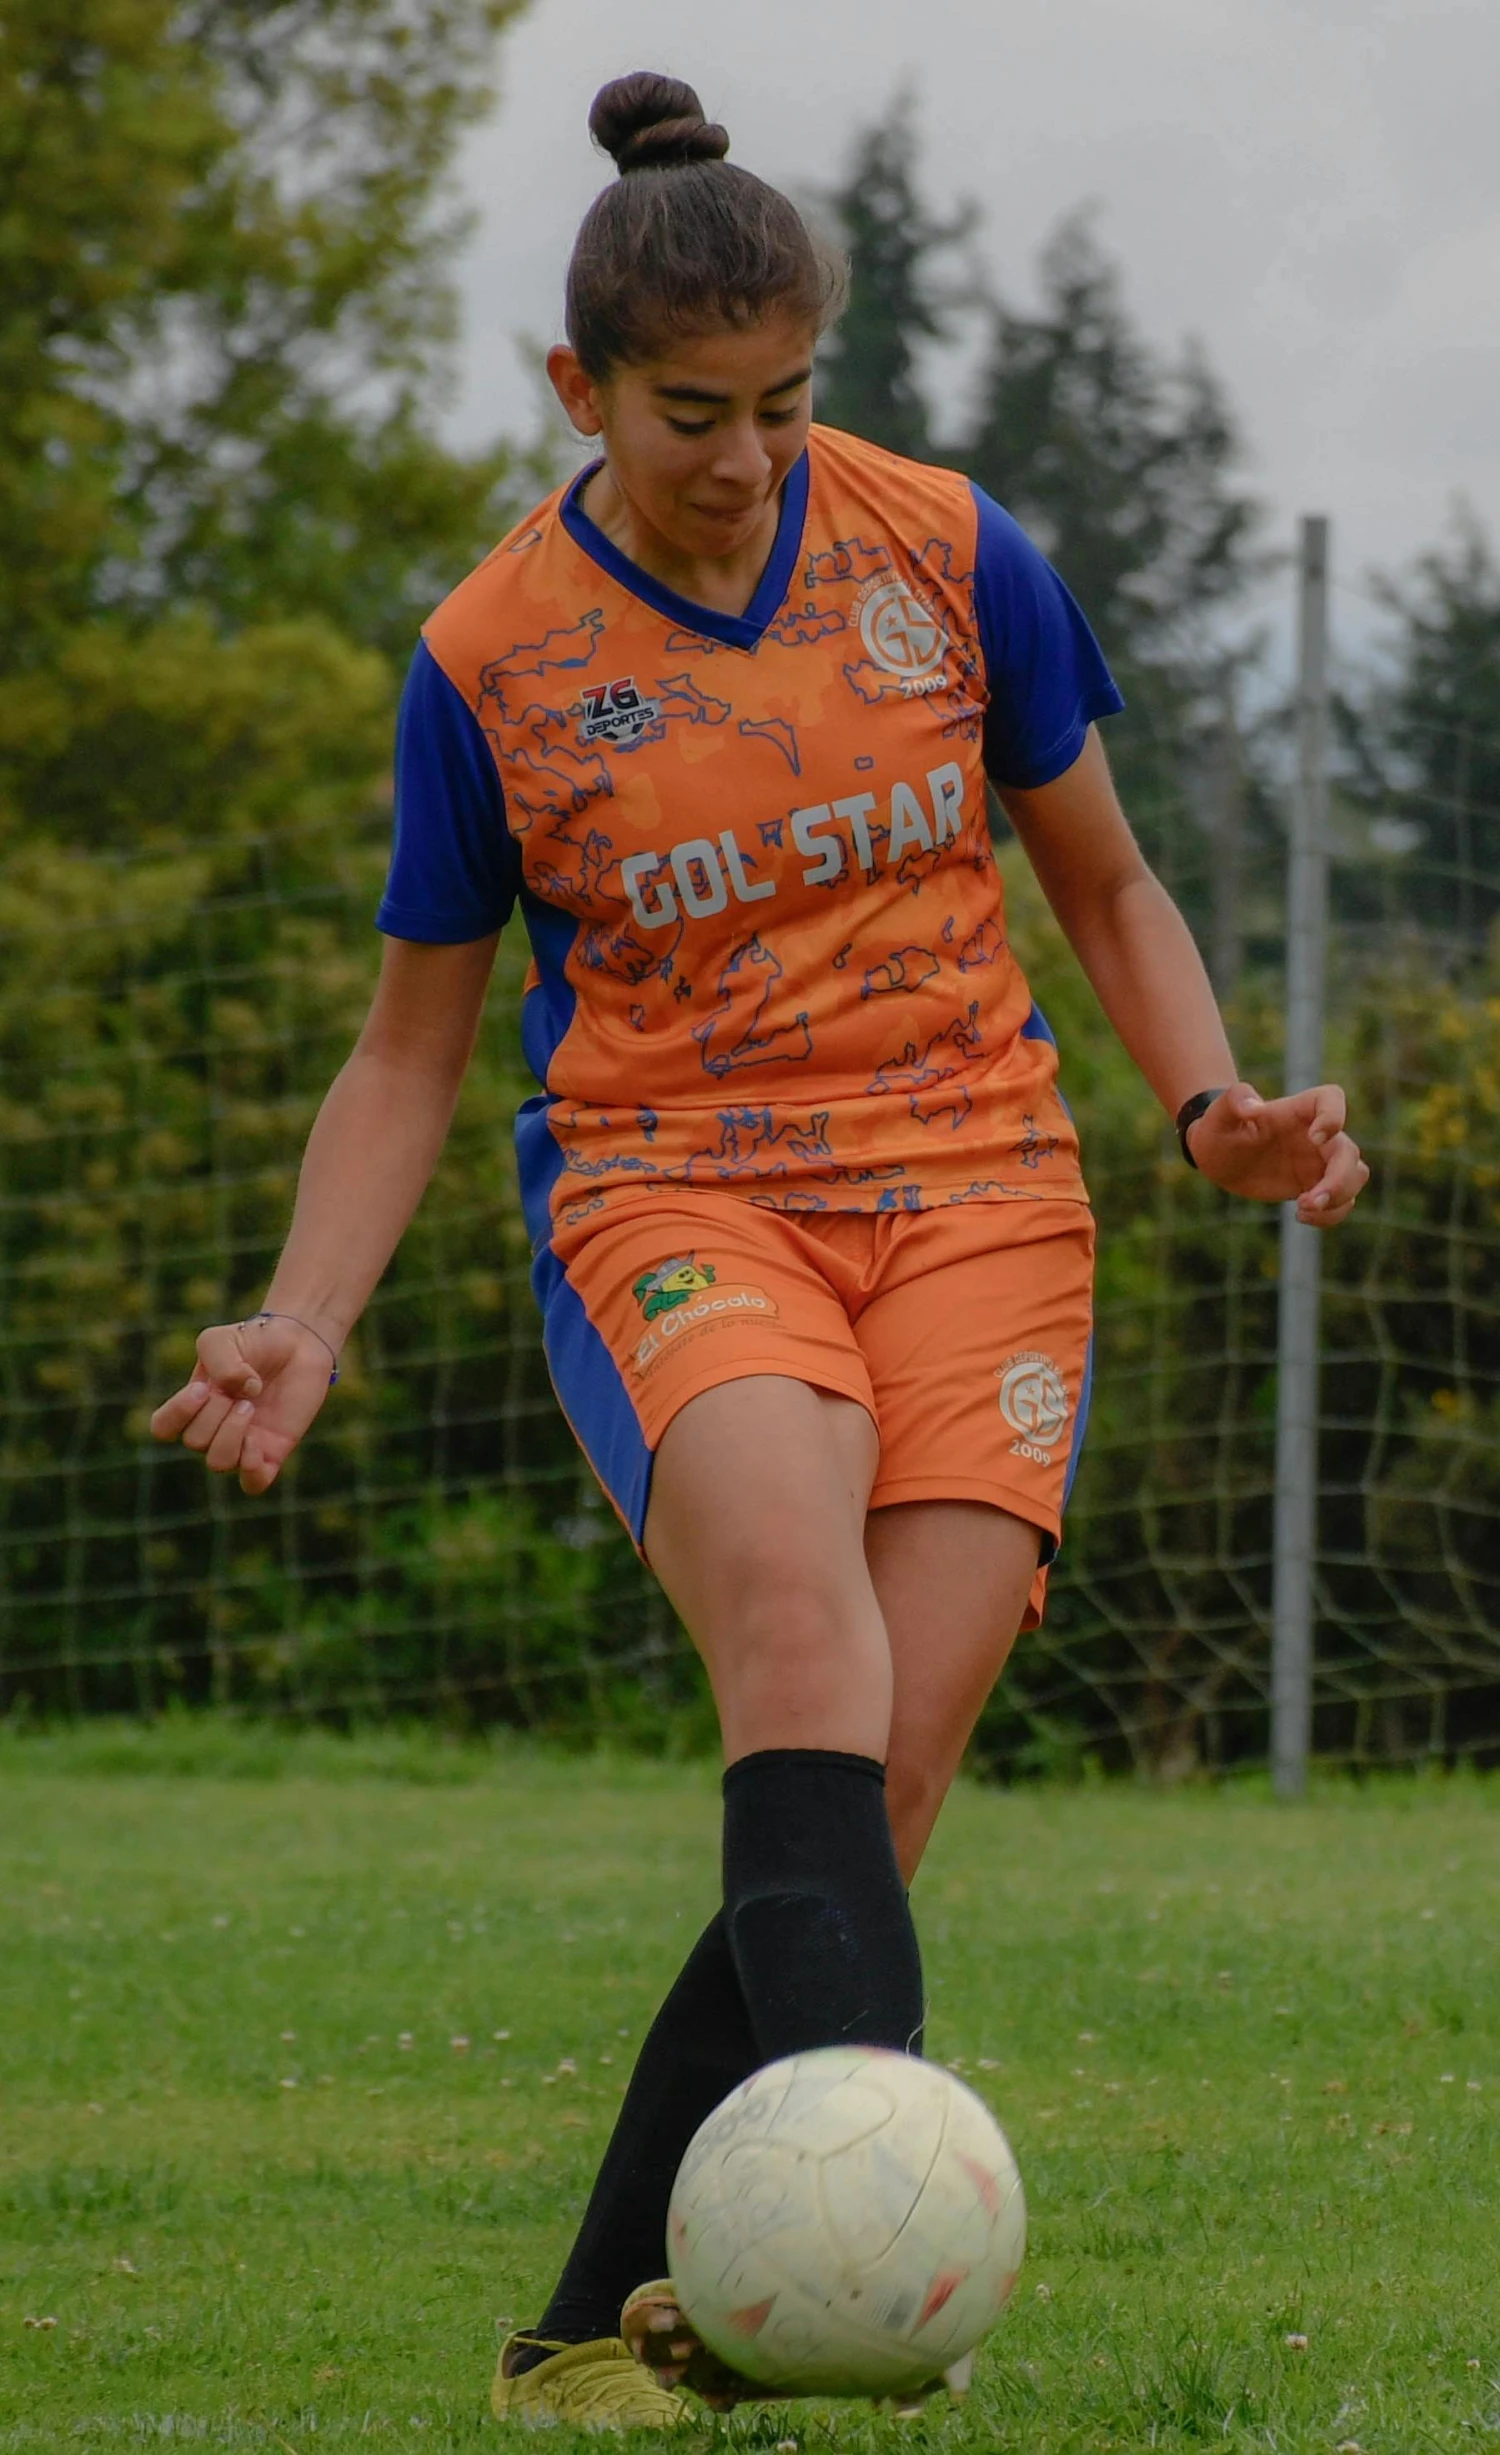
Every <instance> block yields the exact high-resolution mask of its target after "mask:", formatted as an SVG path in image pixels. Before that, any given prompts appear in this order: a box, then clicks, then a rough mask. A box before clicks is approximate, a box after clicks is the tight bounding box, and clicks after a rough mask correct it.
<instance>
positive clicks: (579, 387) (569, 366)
mask: <svg viewBox="0 0 1500 2455" xmlns="http://www.w3.org/2000/svg"><path fill="white" fill-rule="evenodd" d="M547 376H548V380H549V382H550V383H551V386H552V389H553V391H554V392H555V393H556V394H557V397H558V399H559V400H560V401H561V403H562V407H563V415H564V416H565V417H566V419H567V421H568V424H569V425H570V426H571V427H572V428H573V430H574V432H575V433H576V434H580V435H602V434H603V432H604V415H603V410H602V407H601V404H600V387H599V385H598V384H596V383H595V381H594V379H593V377H592V376H591V375H585V373H584V371H583V369H582V367H581V366H580V365H579V363H578V354H577V352H576V350H572V349H570V348H569V347H568V344H567V343H566V341H559V342H558V343H557V345H556V347H555V348H553V349H549V350H548V352H547Z"/></svg>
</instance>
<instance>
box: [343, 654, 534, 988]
mask: <svg viewBox="0 0 1500 2455" xmlns="http://www.w3.org/2000/svg"><path fill="white" fill-rule="evenodd" d="M520 885H521V856H520V853H519V851H518V849H517V847H516V844H515V841H514V839H513V837H512V835H511V832H510V829H509V828H508V827H507V825H506V823H505V794H504V791H503V789H502V787H501V783H500V776H499V771H498V769H497V768H496V766H495V761H494V758H493V756H492V754H491V751H490V746H489V744H488V742H487V741H486V740H485V738H484V734H483V731H482V730H481V728H480V724H479V720H478V718H477V717H476V716H475V714H474V711H473V709H472V708H471V707H470V706H469V704H468V702H467V700H466V699H464V698H463V697H462V696H461V695H460V693H459V692H458V691H457V690H455V688H454V686H453V684H452V683H451V682H450V681H449V679H448V677H447V675H446V674H445V673H444V671H443V669H442V667H441V665H439V664H438V662H437V660H436V658H435V657H434V656H433V654H432V652H431V650H430V649H429V648H428V646H427V644H426V642H425V640H424V641H422V642H420V643H419V645H418V648H417V653H416V655H415V656H414V657H413V658H412V661H411V669H410V671H409V672H408V674H407V677H406V688H405V690H404V691H403V692H402V694H401V713H400V715H399V716H398V718H397V720H396V839H395V843H394V845H393V846H392V849H391V866H390V871H389V873H388V875H387V878H386V882H385V893H384V895H383V896H382V897H381V899H380V909H379V911H378V912H377V913H376V915H375V926H376V928H377V929H383V930H384V931H385V934H386V936H387V937H388V938H416V939H419V940H420V941H421V942H422V943H423V944H424V945H427V946H462V945H464V944H465V943H466V942H467V941H468V940H470V939H472V938H487V937H488V936H489V935H490V933H491V931H492V930H496V929H499V928H501V927H502V926H503V924H504V923H505V921H506V920H508V919H509V917H510V912H511V908H512V906H513V905H514V903H515V900H516V896H517V894H518V892H519V891H520Z"/></svg>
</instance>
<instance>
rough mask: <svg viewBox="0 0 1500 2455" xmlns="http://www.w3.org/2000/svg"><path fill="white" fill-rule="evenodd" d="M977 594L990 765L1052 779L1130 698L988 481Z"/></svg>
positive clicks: (977, 495) (1020, 779)
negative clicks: (1093, 728) (1097, 722)
mask: <svg viewBox="0 0 1500 2455" xmlns="http://www.w3.org/2000/svg"><path fill="white" fill-rule="evenodd" d="M973 492H974V501H975V503H976V505H977V506H978V510H979V539H978V545H977V549H976V552H975V558H974V559H975V572H974V601H975V607H976V610H977V612H978V615H979V638H980V645H981V646H982V648H983V650H984V661H985V665H986V667H987V669H988V674H989V686H990V704H989V710H988V713H987V714H986V716H985V720H984V765H985V772H986V774H987V775H988V776H989V778H990V780H991V782H992V783H994V784H1014V785H1016V786H1018V787H1021V788H1022V789H1025V788H1028V787H1031V786H1034V785H1038V784H1050V783H1051V782H1052V780H1053V778H1054V777H1056V776H1061V775H1064V774H1065V773H1066V771H1067V770H1068V769H1069V768H1070V767H1071V766H1072V764H1073V761H1074V760H1075V759H1076V758H1077V756H1078V754H1079V752H1080V751H1081V750H1082V748H1083V744H1084V738H1085V736H1086V734H1087V732H1088V729H1089V726H1090V725H1091V724H1092V723H1093V721H1094V719H1095V717H1097V716H1115V715H1118V714H1119V711H1120V709H1121V708H1123V706H1124V705H1125V702H1124V700H1123V699H1122V698H1121V696H1120V693H1119V691H1118V690H1117V689H1116V687H1115V682H1114V677H1113V676H1112V674H1111V673H1110V670H1109V667H1108V666H1107V665H1106V664H1105V662H1104V657H1103V653H1102V651H1101V649H1100V646H1099V642H1098V641H1097V640H1096V639H1095V637H1094V634H1093V632H1092V631H1091V630H1090V629H1089V626H1088V624H1087V623H1086V622H1085V620H1084V618H1083V615H1082V614H1081V613H1080V611H1079V609H1078V607H1077V605H1075V603H1074V601H1073V599H1072V598H1071V597H1070V596H1069V594H1068V591H1067V589H1066V588H1065V587H1064V586H1063V584H1062V581H1061V580H1060V579H1059V578H1058V576H1057V573H1056V572H1055V571H1054V570H1053V568H1052V565H1051V564H1050V563H1049V562H1048V560H1047V558H1046V556H1045V555H1044V554H1042V553H1041V552H1039V550H1038V549H1037V547H1035V546H1034V545H1033V544H1032V542H1031V539H1030V538H1029V537H1028V536H1027V534H1026V532H1025V530H1024V529H1023V528H1020V527H1018V525H1017V523H1016V522H1015V521H1014V520H1012V518H1011V516H1010V514H1009V512H1007V511H1002V510H1001V508H1000V506H999V504H998V503H996V502H993V501H992V500H991V499H990V497H989V496H988V495H987V494H986V493H985V492H984V490H983V488H982V487H979V486H976V487H975V488H974V490H973Z"/></svg>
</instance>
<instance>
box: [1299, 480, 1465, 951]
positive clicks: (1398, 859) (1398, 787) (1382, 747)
mask: <svg viewBox="0 0 1500 2455" xmlns="http://www.w3.org/2000/svg"><path fill="white" fill-rule="evenodd" d="M1376 589H1377V593H1378V594H1379V596H1380V598H1381V600H1382V602H1383V603H1384V605H1385V607H1386V609H1387V611H1388V613H1389V614H1390V616H1391V617H1392V622H1393V626H1394V627H1393V632H1392V636H1391V638H1390V640H1389V643H1388V648H1387V653H1386V655H1385V657H1384V658H1383V659H1382V661H1381V663H1380V666H1379V668H1378V670H1376V671H1373V672H1372V673H1371V674H1370V675H1369V677H1368V679H1367V681H1366V682H1365V684H1364V686H1363V687H1362V688H1361V689H1359V690H1358V691H1357V692H1356V694H1355V695H1354V698H1353V700H1352V702H1351V704H1350V706H1349V708H1348V710H1347V718H1348V728H1347V730H1348V741H1349V747H1350V750H1351V753H1352V767H1353V773H1352V778H1351V785H1350V797H1351V800H1352V801H1353V802H1354V804H1355V806H1356V807H1358V808H1359V809H1360V810H1361V811H1362V812H1363V814H1364V815H1365V817H1366V820H1367V822H1368V829H1369V835H1368V844H1367V851H1366V857H1365V858H1364V859H1363V860H1361V861H1360V863H1358V864H1357V865H1350V866H1349V867H1348V868H1347V869H1345V870H1344V871H1342V872H1341V873H1340V874H1339V875H1338V877H1337V880H1336V888H1335V892H1336V895H1337V897H1338V908H1339V909H1340V911H1341V912H1343V913H1345V914H1346V915H1347V916H1348V917H1349V918H1351V919H1359V920H1365V921H1370V920H1376V919H1381V918H1383V919H1385V920H1386V921H1387V922H1394V923H1396V924H1398V925H1399V926H1401V927H1403V928H1407V929H1409V928H1410V926H1411V924H1412V923H1413V922H1416V923H1418V924H1419V925H1421V927H1422V928H1424V929H1425V930H1426V931H1428V932H1432V933H1436V934H1437V936H1438V937H1439V938H1440V940H1441V942H1442V943H1441V947H1440V948H1437V949H1434V950H1432V951H1433V952H1434V953H1435V954H1436V955H1437V958H1438V960H1439V961H1441V962H1443V963H1444V964H1445V965H1447V966H1452V965H1454V964H1463V963H1467V962H1469V961H1471V960H1472V958H1473V957H1474V956H1475V954H1476V953H1477V952H1478V951H1479V950H1480V948H1481V946H1482V943H1483V940H1484V937H1485V934H1486V932H1487V931H1488V930H1489V929H1490V928H1491V926H1492V925H1493V923H1494V921H1495V919H1496V916H1497V914H1500V563H1497V561H1496V558H1495V554H1494V550H1493V548H1492V547H1491V545H1490V542H1489V540H1488V538H1487V537H1486V536H1485V534H1484V532H1483V530H1482V529H1481V528H1480V527H1479V525H1478V523H1477V521H1476V520H1475V519H1474V517H1473V515H1472V514H1471V513H1469V512H1467V511H1461V512H1460V513H1459V514H1458V516H1457V519H1456V521H1455V524H1454V529H1453V534H1452V536H1451V539H1450V540H1449V542H1448V543H1447V544H1445V545H1442V546H1439V547H1436V548H1434V549H1433V551H1432V552H1430V553H1427V554H1423V555H1421V556H1419V558H1418V559H1417V561H1416V563H1415V564H1414V565H1413V567H1412V568H1411V570H1410V571H1408V572H1407V573H1405V574H1404V575H1402V576H1398V577H1391V576H1389V575H1387V576H1385V577H1382V578H1380V579H1378V580H1377V582H1376Z"/></svg>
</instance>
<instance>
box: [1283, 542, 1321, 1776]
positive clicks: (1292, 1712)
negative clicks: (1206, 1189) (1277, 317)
mask: <svg viewBox="0 0 1500 2455" xmlns="http://www.w3.org/2000/svg"><path fill="white" fill-rule="evenodd" d="M1298 595H1299V604H1298V641H1297V782H1296V791H1295V793H1294V795H1293V799H1292V810H1291V828H1290V841H1289V845H1288V859H1287V913H1286V1074H1285V1081H1284V1085H1283V1088H1284V1089H1285V1090H1287V1091H1305V1090H1306V1089H1307V1088H1308V1087H1309V1085H1311V1084H1313V1083H1316V1082H1318V1081H1320V1080H1321V1078H1322V1072H1323V988H1324V971H1325V956H1326V941H1327V927H1328V840H1327V839H1328V828H1327V819H1328V522H1327V521H1326V520H1325V519H1322V518H1308V519H1305V520H1304V521H1303V523H1302V540H1301V555H1300V587H1299V592H1298ZM1321 1259H1322V1252H1321V1246H1320V1243H1319V1231H1318V1230H1317V1229H1316V1228H1309V1227H1300V1226H1299V1225H1298V1223H1297V1214H1296V1206H1295V1204H1293V1203H1291V1202H1288V1203H1287V1204H1286V1205H1285V1206H1284V1208H1283V1210H1282V1214H1281V1286H1280V1301H1279V1305H1278V1317H1277V1338H1276V1513H1275V1534H1274V1572H1273V1587H1272V1606H1271V1609H1272V1637H1271V1777H1272V1782H1273V1784H1274V1787H1275V1791H1276V1795H1277V1797H1278V1798H1281V1799H1295V1798H1300V1797H1301V1795H1302V1793H1303V1791H1304V1790H1305V1788H1306V1786H1307V1759H1308V1752H1309V1749H1310V1746H1311V1742H1312V1689H1313V1571H1314V1565H1315V1556H1316V1548H1317V1523H1318V1310H1319V1295H1320V1275H1321V1273H1320V1264H1321Z"/></svg>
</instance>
